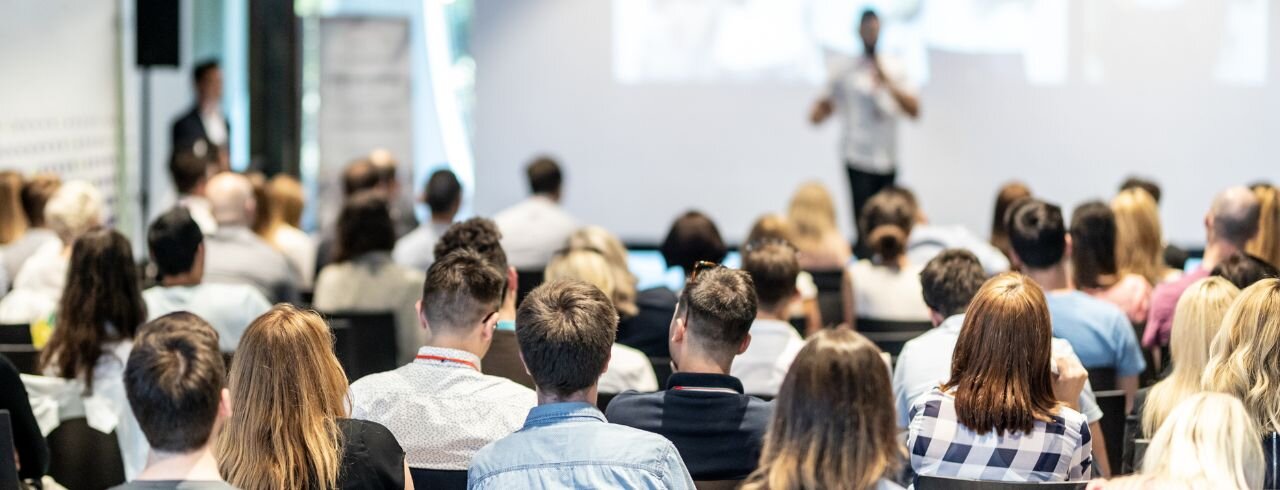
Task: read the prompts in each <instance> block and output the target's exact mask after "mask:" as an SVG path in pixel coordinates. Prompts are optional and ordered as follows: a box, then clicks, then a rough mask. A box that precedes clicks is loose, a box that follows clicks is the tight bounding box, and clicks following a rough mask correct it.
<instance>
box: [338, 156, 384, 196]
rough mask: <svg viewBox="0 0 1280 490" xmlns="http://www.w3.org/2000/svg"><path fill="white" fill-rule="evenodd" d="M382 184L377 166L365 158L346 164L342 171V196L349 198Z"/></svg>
mask: <svg viewBox="0 0 1280 490" xmlns="http://www.w3.org/2000/svg"><path fill="white" fill-rule="evenodd" d="M381 183H382V174H381V172H379V171H378V166H377V165H374V163H373V162H372V161H370V160H369V159H367V158H361V159H359V160H356V161H354V162H351V163H349V164H347V168H346V169H343V171H342V195H343V196H344V197H351V196H354V195H356V194H358V193H360V192H363V191H368V190H375V189H378V188H379V185H380V184H381Z"/></svg>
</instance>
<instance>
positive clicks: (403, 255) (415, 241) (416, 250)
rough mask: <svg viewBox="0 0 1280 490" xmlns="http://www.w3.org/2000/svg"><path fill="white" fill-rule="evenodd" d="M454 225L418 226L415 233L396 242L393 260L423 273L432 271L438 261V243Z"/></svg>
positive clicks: (430, 222)
mask: <svg viewBox="0 0 1280 490" xmlns="http://www.w3.org/2000/svg"><path fill="white" fill-rule="evenodd" d="M452 225H453V223H436V222H434V221H428V222H426V223H423V224H421V225H418V227H417V228H414V229H413V231H411V232H409V233H408V234H407V235H405V236H403V237H400V239H399V240H396V248H395V250H392V251H391V258H392V259H394V260H395V261H396V263H397V264H400V265H403V266H405V267H408V268H410V269H419V270H423V271H425V270H427V269H430V268H431V264H433V263H435V261H436V255H435V249H436V242H438V241H440V235H444V232H445V231H447V230H448V229H449V227H450V226H452Z"/></svg>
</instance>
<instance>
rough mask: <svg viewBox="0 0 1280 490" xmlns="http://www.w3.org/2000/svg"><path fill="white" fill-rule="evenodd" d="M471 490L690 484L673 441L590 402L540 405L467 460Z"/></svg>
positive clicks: (685, 486)
mask: <svg viewBox="0 0 1280 490" xmlns="http://www.w3.org/2000/svg"><path fill="white" fill-rule="evenodd" d="M467 488H469V489H489V488H493V489H508V488H635V489H655V490H659V489H678V490H683V489H689V490H693V488H694V486H693V480H692V479H690V478H689V470H688V469H686V468H685V466H684V462H683V461H682V460H681V459H680V453H679V452H677V451H676V448H675V446H674V445H672V444H671V441H668V440H666V439H665V438H663V437H662V436H659V435H656V434H651V433H648V432H644V431H641V430H638V429H632V428H630V427H625V426H621V425H616V424H610V423H608V421H606V420H605V418H604V414H602V413H600V411H599V410H596V408H595V407H593V406H591V405H590V404H587V403H554V404H550V405H539V406H537V407H534V408H533V410H530V411H529V417H528V418H526V419H525V422H524V427H523V428H521V429H520V430H518V431H516V432H515V433H514V434H511V435H509V436H507V437H505V438H502V439H499V440H497V441H494V442H492V443H489V445H487V446H485V447H484V448H483V449H481V450H480V451H479V452H477V453H476V455H475V457H474V458H472V460H471V469H470V470H469V471H468V475H467Z"/></svg>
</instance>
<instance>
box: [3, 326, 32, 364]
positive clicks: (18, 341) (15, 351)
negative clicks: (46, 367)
mask: <svg viewBox="0 0 1280 490" xmlns="http://www.w3.org/2000/svg"><path fill="white" fill-rule="evenodd" d="M0 354H3V355H4V356H5V357H8V358H9V360H10V361H12V362H13V366H14V367H16V368H18V372H20V373H25V374H38V373H37V372H36V370H37V365H38V364H39V361H40V351H39V350H37V349H36V348H35V346H33V345H31V326H30V325H26V324H17V325H0Z"/></svg>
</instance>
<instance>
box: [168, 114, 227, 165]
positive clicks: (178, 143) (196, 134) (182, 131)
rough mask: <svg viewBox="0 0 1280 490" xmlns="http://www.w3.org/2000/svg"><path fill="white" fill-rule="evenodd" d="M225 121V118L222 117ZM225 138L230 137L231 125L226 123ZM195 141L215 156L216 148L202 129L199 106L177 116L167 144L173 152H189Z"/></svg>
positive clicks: (202, 122)
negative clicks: (201, 142) (171, 146)
mask: <svg viewBox="0 0 1280 490" xmlns="http://www.w3.org/2000/svg"><path fill="white" fill-rule="evenodd" d="M223 121H226V117H223ZM227 137H228V139H230V137H231V124H230V123H227ZM197 141H203V142H204V143H205V145H206V147H207V148H208V150H209V151H210V152H212V154H215V155H216V154H217V152H218V151H219V150H218V147H217V145H214V144H213V142H212V141H209V133H207V132H206V131H205V129H204V120H203V119H200V105H199V104H196V105H195V106H192V107H191V110H189V111H187V112H185V113H183V114H182V116H179V117H178V119H176V120H174V121H173V128H172V130H171V131H170V135H169V142H170V143H172V145H173V149H174V151H179V150H190V149H191V148H192V147H193V146H195V144H196V142H197Z"/></svg>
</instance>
